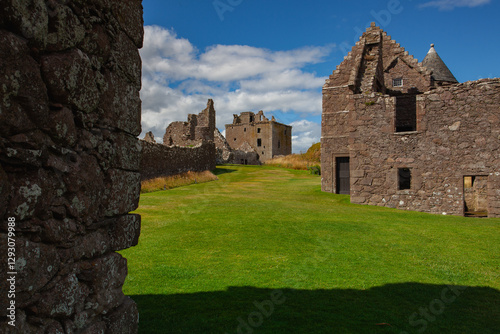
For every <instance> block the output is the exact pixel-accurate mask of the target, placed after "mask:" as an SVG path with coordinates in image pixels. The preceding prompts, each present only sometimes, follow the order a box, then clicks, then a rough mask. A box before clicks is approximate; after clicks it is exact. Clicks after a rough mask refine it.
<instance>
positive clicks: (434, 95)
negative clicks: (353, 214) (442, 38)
mask: <svg viewBox="0 0 500 334" xmlns="http://www.w3.org/2000/svg"><path fill="white" fill-rule="evenodd" d="M394 99H395V98H394V97H389V96H376V95H375V94H374V95H372V96H359V97H357V98H356V107H355V110H354V111H353V112H352V115H351V125H350V128H349V131H350V140H351V144H350V147H349V148H350V157H351V170H352V171H353V172H352V173H351V202H353V203H359V204H373V205H384V206H389V207H394V208H401V209H410V210H417V211H424V212H432V213H438V214H442V213H446V214H453V215H463V214H464V177H467V176H485V177H486V179H487V181H486V183H487V184H486V185H483V187H486V188H487V190H484V191H483V194H484V195H485V198H484V199H483V201H485V202H487V208H488V215H489V216H490V217H497V216H500V191H499V190H498V189H500V167H499V166H500V155H499V154H498V152H499V151H500V107H499V106H500V79H484V80H479V81H474V82H466V83H463V84H457V85H453V86H447V87H440V88H438V89H436V90H432V91H429V92H426V93H424V94H422V95H419V96H417V122H418V126H417V131H413V132H403V133H396V132H394V127H395V124H394V119H395V117H394V115H395V101H394ZM372 101H374V102H375V103H374V104H371V103H367V102H372ZM398 168H409V169H410V170H411V188H410V189H404V190H398ZM483 206H484V205H483Z"/></svg>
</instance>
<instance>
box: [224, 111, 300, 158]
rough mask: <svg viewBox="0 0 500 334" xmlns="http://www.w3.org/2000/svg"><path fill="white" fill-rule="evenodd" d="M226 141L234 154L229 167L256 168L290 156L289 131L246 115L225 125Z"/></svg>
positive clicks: (259, 118) (271, 121) (261, 112)
mask: <svg viewBox="0 0 500 334" xmlns="http://www.w3.org/2000/svg"><path fill="white" fill-rule="evenodd" d="M226 140H227V144H228V145H229V147H231V149H232V150H233V152H234V157H233V161H234V162H233V163H237V164H238V163H240V164H245V165H246V164H260V163H263V162H265V161H266V160H270V159H272V158H273V157H276V156H280V155H289V154H292V127H291V126H289V125H285V124H282V123H279V122H277V121H276V119H275V118H274V116H273V117H272V118H271V120H269V119H267V118H266V117H265V116H264V112H263V111H262V110H261V111H259V112H258V113H257V114H255V113H253V112H251V111H247V112H243V113H241V114H240V115H239V116H238V115H234V119H233V123H232V124H226Z"/></svg>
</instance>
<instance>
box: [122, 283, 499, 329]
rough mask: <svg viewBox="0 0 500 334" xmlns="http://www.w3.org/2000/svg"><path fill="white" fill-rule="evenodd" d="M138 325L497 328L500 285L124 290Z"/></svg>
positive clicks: (162, 326) (241, 327)
mask: <svg viewBox="0 0 500 334" xmlns="http://www.w3.org/2000/svg"><path fill="white" fill-rule="evenodd" d="M131 297H132V298H133V299H134V300H135V301H136V302H137V304H138V306H139V313H140V324H139V333H142V334H146V333H148V334H151V333H190V334H197V333H200V334H201V333H203V334H209V333H219V334H224V333H229V334H233V333H237V334H249V333H268V334H271V333H272V334H277V333H300V334H313V333H325V334H326V333H328V334H331V333H360V334H367V333H368V334H372V333H398V334H404V333H440V334H443V333H450V334H451V333H453V334H457V333H464V334H465V333H466V334H474V333H481V334H485V333H491V334H493V333H500V291H498V290H495V289H492V288H483V287H459V286H446V285H431V284H420V283H402V284H389V285H385V286H382V287H375V288H371V289H369V290H349V289H347V290H296V289H281V290H272V289H261V288H254V287H230V288H228V289H227V290H226V291H215V292H201V293H193V294H176V295H136V296H131Z"/></svg>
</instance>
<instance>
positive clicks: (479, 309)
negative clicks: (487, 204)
mask: <svg viewBox="0 0 500 334" xmlns="http://www.w3.org/2000/svg"><path fill="white" fill-rule="evenodd" d="M216 173H217V174H218V177H219V180H218V181H214V182H210V183H205V184H197V185H192V186H186V187H181V188H176V189H172V190H168V191H161V192H156V193H149V194H143V195H142V196H141V201H140V207H139V209H138V210H137V212H138V213H140V214H141V215H142V231H141V237H140V240H139V245H138V246H136V247H134V248H131V249H128V250H125V251H122V252H121V253H122V254H123V256H125V257H126V258H127V259H128V266H129V275H128V277H127V280H126V283H125V286H124V292H125V293H126V294H127V295H130V296H131V297H132V298H133V299H134V300H135V301H136V302H137V304H138V306H139V312H140V325H139V328H140V333H144V334H146V333H147V334H150V333H189V334H197V333H200V334H201V333H203V334H208V333H222V334H223V333H230V334H234V333H244V334H247V333H269V334H271V333H272V334H275V333H301V334H302V333H304V334H312V333H362V334H366V333H368V334H370V333H398V334H403V333H423V332H425V333H453V334H457V333H464V334H465V333H466V334H470V333H483V334H484V333H500V219H478V218H463V217H450V216H438V215H431V214H424V213H415V212H406V211H399V210H393V209H388V208H380V207H373V206H360V205H353V204H350V203H349V197H348V196H345V195H333V194H329V193H323V192H321V191H320V177H318V176H315V175H310V174H308V172H305V171H295V170H288V169H279V168H275V167H257V166H222V167H218V169H217V170H216Z"/></svg>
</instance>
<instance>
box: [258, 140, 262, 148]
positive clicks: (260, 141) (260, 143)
mask: <svg viewBox="0 0 500 334" xmlns="http://www.w3.org/2000/svg"><path fill="white" fill-rule="evenodd" d="M257 146H258V147H261V146H262V139H260V138H259V139H257Z"/></svg>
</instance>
